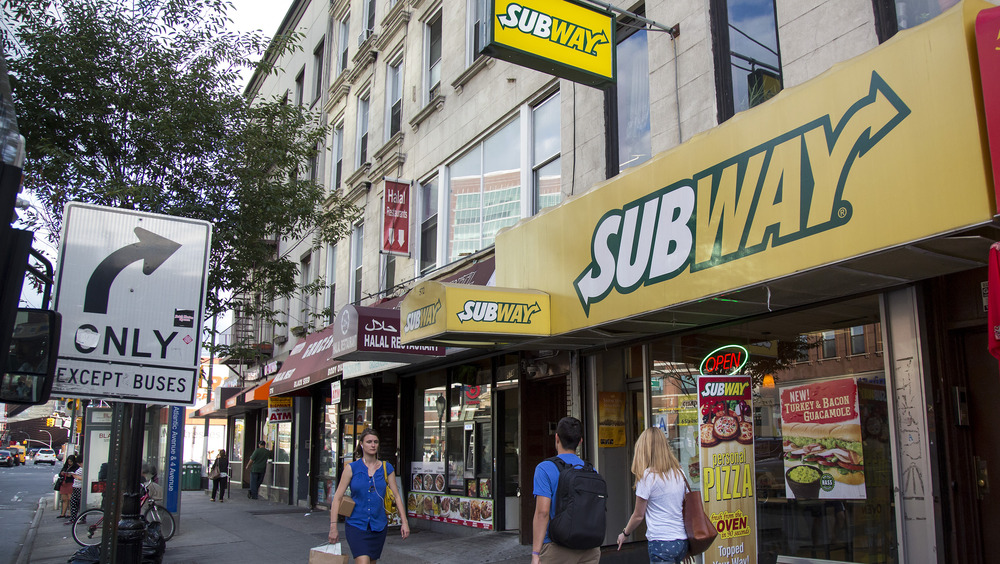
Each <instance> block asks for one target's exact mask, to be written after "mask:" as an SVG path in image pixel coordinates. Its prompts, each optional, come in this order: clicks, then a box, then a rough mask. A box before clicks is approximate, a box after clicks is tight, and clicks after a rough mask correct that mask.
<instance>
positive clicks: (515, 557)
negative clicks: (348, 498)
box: [18, 489, 648, 564]
mask: <svg viewBox="0 0 1000 564" xmlns="http://www.w3.org/2000/svg"><path fill="white" fill-rule="evenodd" d="M56 515H58V512H57V511H56V510H55V508H54V506H53V500H52V496H47V497H46V498H45V499H43V500H42V501H41V502H40V503H39V509H38V514H36V516H35V519H34V521H33V523H32V528H31V530H30V531H29V533H28V535H27V538H26V539H25V540H26V542H25V547H24V549H23V550H25V551H27V553H26V554H25V553H23V552H22V554H21V555H20V556H21V557H20V558H19V559H18V563H19V564H21V563H33V564H56V563H58V564H65V563H66V562H67V561H68V560H69V557H70V556H72V555H73V553H75V552H76V551H77V550H78V549H79V548H80V547H79V546H78V545H77V544H76V542H74V541H73V538H72V536H71V535H70V531H69V527H68V526H66V525H63V523H64V522H65V521H66V520H65V519H56ZM329 519H330V514H329V512H326V511H317V512H310V511H308V510H306V509H303V508H301V507H295V506H291V505H284V504H277V503H271V502H269V501H265V500H250V499H247V497H246V490H243V489H240V490H237V489H234V490H232V497H231V498H230V499H227V500H226V502H225V503H217V502H216V503H213V502H211V501H210V499H209V496H208V495H207V493H206V492H204V491H200V490H199V491H185V492H183V493H182V498H181V514H180V515H179V518H178V530H177V534H176V535H175V536H174V538H173V539H171V540H170V542H168V543H167V550H166V553H165V554H164V556H163V562H164V564H181V563H191V564H195V563H205V564H248V563H256V562H260V563H273V562H284V563H289V564H291V563H302V564H306V563H307V562H309V549H310V548H312V547H314V546H319V545H322V544H326V538H327V533H328V532H329V523H330V521H329ZM410 525H411V528H412V529H413V530H412V533H411V535H410V537H409V538H408V539H406V540H405V541H404V540H402V539H401V538H400V536H399V531H398V529H394V530H390V532H389V536H388V540H387V541H386V546H385V549H384V551H383V553H382V558H381V559H380V562H387V563H393V562H405V563H407V564H424V563H436V564H472V563H477V562H483V563H488V562H489V563H498V564H508V563H514V562H518V563H521V564H525V563H527V562H530V559H531V556H530V555H531V548H530V547H528V546H523V545H521V544H519V543H518V538H517V534H516V533H497V532H489V531H474V530H468V531H465V530H463V531H462V534H450V533H442V532H439V531H432V530H428V529H425V528H422V527H421V522H420V521H419V520H411V523H410ZM341 539H343V523H341ZM637 545H638V546H635V547H633V549H632V550H623V551H622V552H621V553H618V552H615V551H614V550H613V549H614V547H611V550H608V549H605V552H604V556H603V557H602V562H606V563H607V562H610V563H618V562H647V561H648V557H647V555H646V550H645V543H637ZM342 546H343V547H344V548H345V549H347V550H349V549H348V548H347V543H346V541H344V542H342Z"/></svg>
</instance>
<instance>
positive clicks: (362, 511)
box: [347, 459, 396, 531]
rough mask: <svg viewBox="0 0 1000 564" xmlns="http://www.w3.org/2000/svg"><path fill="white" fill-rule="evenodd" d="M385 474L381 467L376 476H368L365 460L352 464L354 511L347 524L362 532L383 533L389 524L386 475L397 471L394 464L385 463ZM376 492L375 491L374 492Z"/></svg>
mask: <svg viewBox="0 0 1000 564" xmlns="http://www.w3.org/2000/svg"><path fill="white" fill-rule="evenodd" d="M384 464H385V473H383V472H382V468H381V467H379V469H378V470H376V471H375V475H374V476H369V475H368V466H366V465H365V461H364V459H358V460H355V461H354V462H352V463H351V473H352V474H351V499H353V500H354V504H355V505H354V511H353V512H352V513H351V516H350V517H348V518H347V524H348V525H351V526H352V527H357V528H359V529H361V530H362V531H365V530H368V529H369V528H370V529H371V530H372V531H381V530H384V529H385V527H386V525H388V524H389V520H388V518H386V515H385V502H384V501H383V500H384V499H385V490H386V488H387V487H388V486H389V484H388V482H386V481H385V478H386V474H388V475H391V474H392V473H393V472H395V471H396V470H395V469H394V468H393V467H392V464H389V463H388V462H385V463H384ZM373 490H374V491H373Z"/></svg>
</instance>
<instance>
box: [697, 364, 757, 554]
mask: <svg viewBox="0 0 1000 564" xmlns="http://www.w3.org/2000/svg"><path fill="white" fill-rule="evenodd" d="M750 402H751V391H750V377H749V376H740V375H730V376H699V377H698V413H700V414H701V418H700V425H699V427H698V439H699V442H700V444H701V492H702V501H704V503H705V513H706V514H707V515H708V517H709V519H711V521H712V523H713V524H714V525H715V528H716V530H717V531H718V532H719V536H718V538H717V539H716V540H715V543H714V544H712V546H711V548H709V549H708V552H706V553H705V554H706V556H705V561H706V562H708V561H711V562H714V563H717V564H737V563H744V562H745V563H747V564H753V563H754V562H756V558H757V557H756V554H757V525H756V519H757V514H756V497H755V492H754V486H755V480H754V448H753V441H754V434H753V409H752V406H751V403H750Z"/></svg>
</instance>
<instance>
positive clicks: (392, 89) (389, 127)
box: [385, 55, 403, 141]
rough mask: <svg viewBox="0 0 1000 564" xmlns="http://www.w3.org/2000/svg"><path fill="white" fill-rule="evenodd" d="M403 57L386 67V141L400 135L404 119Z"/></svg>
mask: <svg viewBox="0 0 1000 564" xmlns="http://www.w3.org/2000/svg"><path fill="white" fill-rule="evenodd" d="M402 67H403V57H402V55H400V56H399V57H398V58H397V59H396V61H395V62H393V63H390V64H388V65H386V70H385V139H386V141H388V140H389V139H390V138H392V136H393V135H395V134H397V133H399V131H400V129H401V128H402V119H403V74H402V72H401V71H402Z"/></svg>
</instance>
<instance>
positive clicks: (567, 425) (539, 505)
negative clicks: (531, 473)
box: [531, 417, 608, 564]
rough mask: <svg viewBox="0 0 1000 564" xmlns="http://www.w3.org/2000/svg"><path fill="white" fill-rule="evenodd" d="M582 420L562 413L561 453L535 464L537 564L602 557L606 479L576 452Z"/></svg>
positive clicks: (580, 563) (579, 563)
mask: <svg viewBox="0 0 1000 564" xmlns="http://www.w3.org/2000/svg"><path fill="white" fill-rule="evenodd" d="M582 439H583V423H581V422H580V420H579V419H577V418H575V417H563V418H562V419H560V420H559V423H558V425H556V453H557V454H556V456H554V457H552V458H548V459H546V460H543V461H542V462H541V463H539V464H538V466H536V467H535V479H534V493H535V516H534V520H533V521H532V533H533V536H532V543H531V562H532V564H539V563H545V564H550V563H551V564H590V563H596V562H600V560H601V544H603V542H604V532H605V508H606V502H607V494H608V490H607V484H605V482H604V478H602V477H601V475H600V474H598V473H597V471H596V470H594V467H593V466H591V465H590V464H589V463H587V462H584V461H583V460H581V459H580V457H578V456H577V455H576V448H577V447H578V446H579V445H580V441H581V440H582Z"/></svg>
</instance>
